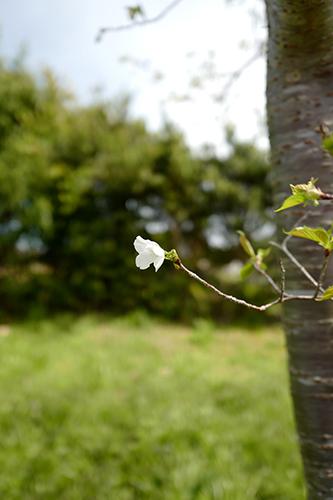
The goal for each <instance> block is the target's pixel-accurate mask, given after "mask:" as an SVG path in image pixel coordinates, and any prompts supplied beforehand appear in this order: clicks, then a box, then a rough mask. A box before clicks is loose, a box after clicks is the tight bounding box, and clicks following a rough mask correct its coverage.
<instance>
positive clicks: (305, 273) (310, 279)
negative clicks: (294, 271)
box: [269, 238, 324, 292]
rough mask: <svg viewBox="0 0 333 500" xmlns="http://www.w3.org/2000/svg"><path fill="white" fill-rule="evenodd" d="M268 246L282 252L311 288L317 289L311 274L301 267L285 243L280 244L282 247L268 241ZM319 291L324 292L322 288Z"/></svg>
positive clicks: (316, 283)
mask: <svg viewBox="0 0 333 500" xmlns="http://www.w3.org/2000/svg"><path fill="white" fill-rule="evenodd" d="M286 239H287V238H286ZM269 244H270V245H272V246H273V247H276V248H278V249H279V250H282V252H284V253H285V254H286V255H287V256H288V257H289V259H290V260H291V261H292V262H293V263H294V264H295V265H296V266H297V267H298V269H299V270H300V271H302V273H303V274H304V276H306V277H307V279H308V280H309V281H310V282H311V283H312V284H313V286H314V287H315V288H317V287H318V282H317V281H316V280H315V279H314V278H313V276H311V274H310V273H309V272H308V271H307V270H306V269H305V267H304V266H302V264H301V263H300V262H299V261H298V260H297V259H296V257H295V256H294V255H293V254H292V253H291V252H290V251H289V250H288V248H287V245H286V244H285V241H284V242H283V243H282V245H279V244H278V243H275V241H269ZM319 290H320V291H321V292H324V289H323V288H322V287H320V288H319Z"/></svg>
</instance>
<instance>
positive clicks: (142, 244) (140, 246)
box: [134, 236, 147, 253]
mask: <svg viewBox="0 0 333 500" xmlns="http://www.w3.org/2000/svg"><path fill="white" fill-rule="evenodd" d="M146 242H147V240H144V239H143V238H142V237H141V236H137V237H136V238H135V240H134V248H135V250H136V251H137V252H138V253H141V252H144V251H145V250H146V248H147V243H146Z"/></svg>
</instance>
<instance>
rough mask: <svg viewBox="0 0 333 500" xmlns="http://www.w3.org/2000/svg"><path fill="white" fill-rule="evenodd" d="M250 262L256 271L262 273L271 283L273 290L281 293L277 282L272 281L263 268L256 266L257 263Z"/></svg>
mask: <svg viewBox="0 0 333 500" xmlns="http://www.w3.org/2000/svg"><path fill="white" fill-rule="evenodd" d="M251 264H252V265H253V267H254V268H255V269H256V270H257V271H258V273H260V274H262V275H263V276H264V277H265V278H266V280H267V281H268V282H269V283H270V284H271V285H272V287H273V288H274V290H275V291H276V292H277V293H278V294H280V293H281V290H280V288H279V287H278V286H277V284H276V283H275V282H274V281H273V279H272V278H271V277H270V275H269V274H267V273H266V271H264V270H263V269H261V267H260V266H258V264H255V263H253V262H251Z"/></svg>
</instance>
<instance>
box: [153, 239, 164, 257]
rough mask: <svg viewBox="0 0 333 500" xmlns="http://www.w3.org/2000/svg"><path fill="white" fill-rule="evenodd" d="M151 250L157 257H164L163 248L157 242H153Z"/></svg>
mask: <svg viewBox="0 0 333 500" xmlns="http://www.w3.org/2000/svg"><path fill="white" fill-rule="evenodd" d="M153 243H155V242H153ZM152 251H153V252H154V254H155V255H157V256H158V257H163V259H164V250H163V248H161V247H160V245H159V244H158V243H155V245H154V246H153V247H152Z"/></svg>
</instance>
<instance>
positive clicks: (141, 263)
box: [135, 251, 154, 269]
mask: <svg viewBox="0 0 333 500" xmlns="http://www.w3.org/2000/svg"><path fill="white" fill-rule="evenodd" d="M153 261H154V255H153V254H152V253H151V252H148V251H144V252H142V253H139V255H138V256H137V257H136V259H135V264H136V266H137V267H138V268H139V269H148V267H149V266H150V264H152V263H153Z"/></svg>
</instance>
